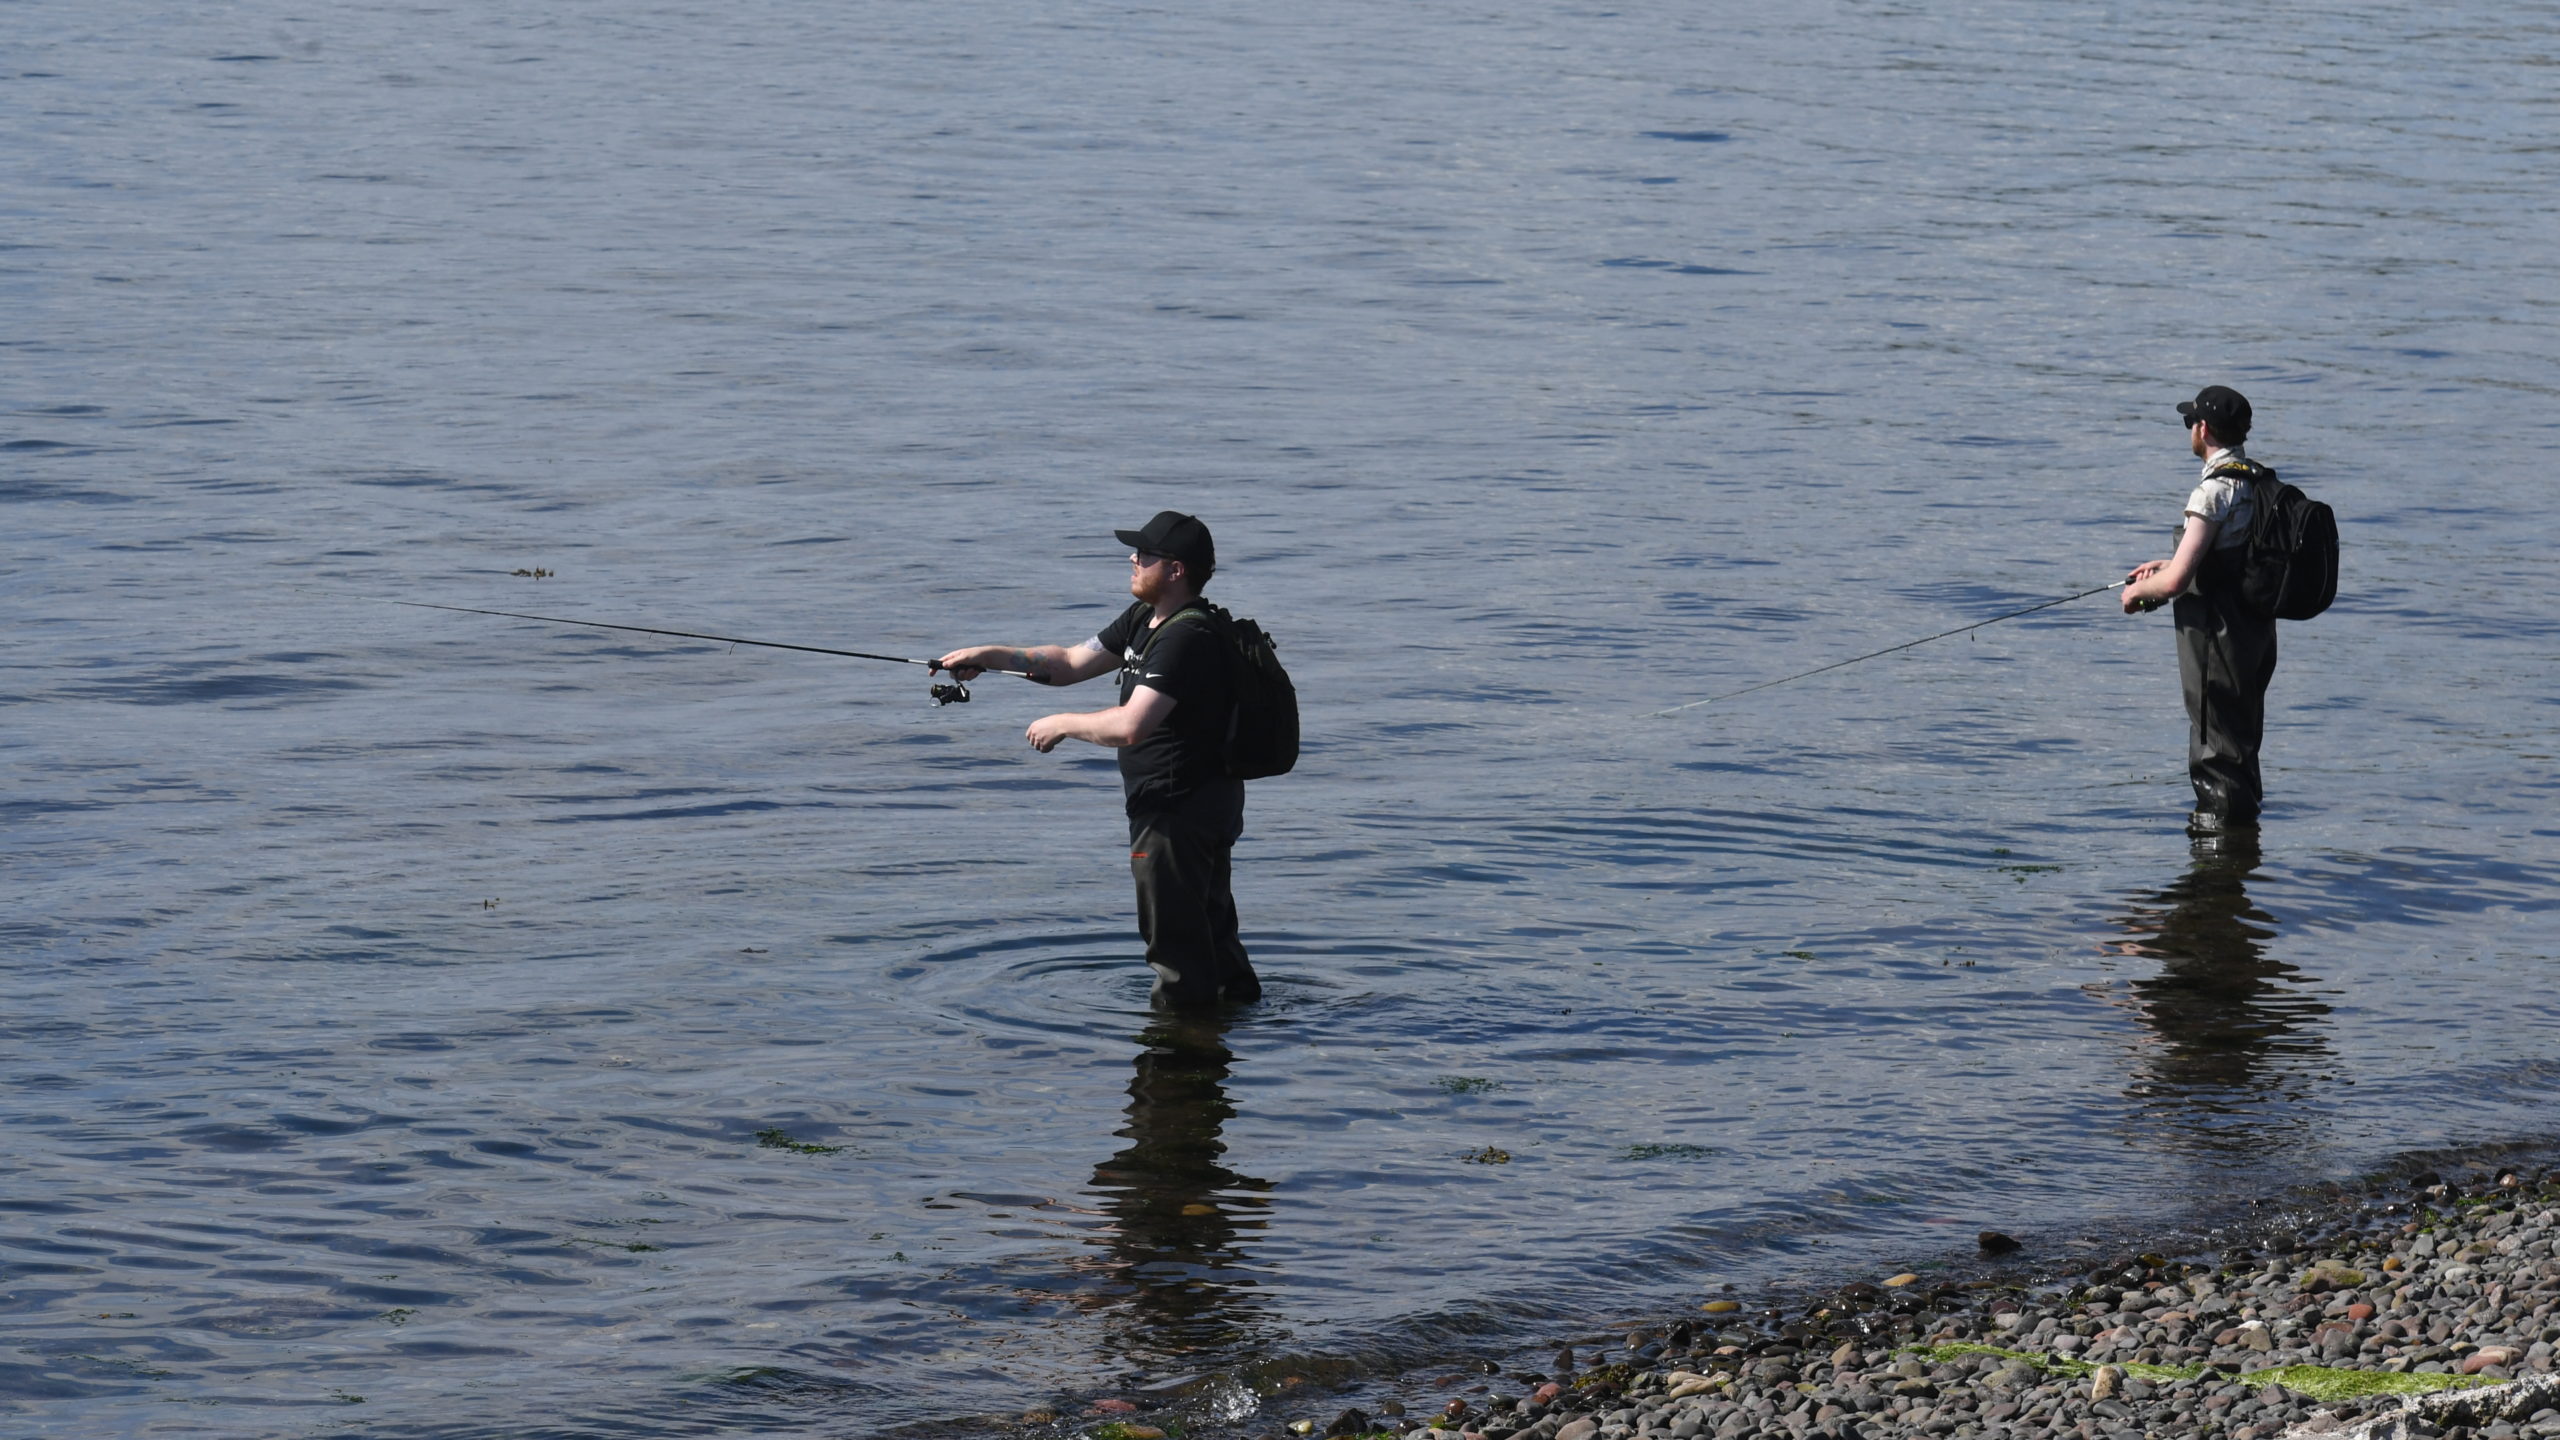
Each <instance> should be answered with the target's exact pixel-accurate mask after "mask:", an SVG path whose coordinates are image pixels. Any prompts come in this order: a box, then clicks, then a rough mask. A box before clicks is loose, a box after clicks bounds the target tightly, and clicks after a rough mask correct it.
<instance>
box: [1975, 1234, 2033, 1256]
mask: <svg viewBox="0 0 2560 1440" xmlns="http://www.w3.org/2000/svg"><path fill="white" fill-rule="evenodd" d="M1974 1244H1975V1245H1977V1246H1979V1247H1981V1250H1982V1253H1983V1254H1985V1255H2014V1254H2016V1253H2017V1252H2018V1251H2019V1250H2021V1249H2023V1248H2025V1247H2024V1246H2022V1245H2021V1244H2020V1243H2019V1241H2018V1238H2017V1237H2016V1236H2014V1235H2003V1234H2001V1233H2000V1232H1999V1231H1997V1230H1985V1231H1983V1232H1982V1233H1981V1234H1979V1235H1977V1236H1975V1237H1974Z"/></svg>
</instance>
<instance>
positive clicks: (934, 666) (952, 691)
mask: <svg viewBox="0 0 2560 1440" xmlns="http://www.w3.org/2000/svg"><path fill="white" fill-rule="evenodd" d="M364 598H366V599H369V600H370V599H376V598H378V597H375V596H366V597H364ZM381 603H383V604H385V605H406V606H408V607H409V608H410V609H412V610H449V611H451V612H453V613H454V614H456V615H499V616H504V617H505V618H507V619H509V620H539V621H541V622H542V623H544V624H546V625H583V626H585V627H587V628H588V629H590V630H628V631H630V632H632V633H633V634H635V635H672V636H674V637H675V638H677V639H679V640H712V641H717V642H719V643H721V644H723V645H760V646H763V647H764V648H765V649H767V650H799V651H803V652H806V653H808V654H811V655H841V656H844V657H845V658H847V659H851V660H884V661H887V662H888V663H890V664H892V665H921V666H923V667H924V668H925V673H926V674H929V675H930V674H935V673H938V672H939V671H940V670H941V669H942V662H941V661H939V660H917V659H913V658H911V657H909V656H905V655H874V654H872V653H871V652H870V651H867V650H835V649H830V648H829V647H827V646H824V645H793V644H790V643H788V642H785V641H781V640H749V639H747V638H746V637H744V636H740V635H705V634H702V633H700V632H698V631H693V630H660V629H657V628H655V627H652V626H648V625H611V624H607V623H606V622H604V621H602V620H571V619H568V618H566V617H564V616H559V615H528V614H526V613H524V612H523V611H521V610H478V609H474V608H472V607H471V606H468V605H430V604H428V603H427V602H426V601H424V600H383V601H382V602H381ZM933 703H934V704H936V705H966V704H967V703H969V687H968V686H967V685H966V684H964V683H962V682H959V681H954V682H952V683H951V684H948V685H936V686H934V687H933Z"/></svg>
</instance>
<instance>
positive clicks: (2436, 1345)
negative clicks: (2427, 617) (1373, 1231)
mask: <svg viewBox="0 0 2560 1440" xmlns="http://www.w3.org/2000/svg"><path fill="white" fill-rule="evenodd" d="M2510 1163H2512V1162H2510ZM2270 1208H2271V1211H2272V1209H2273V1207H2270ZM2290 1214H2291V1220H2292V1223H2294V1224H2295V1225H2296V1226H2297V1227H2299V1228H2297V1229H2296V1230H2295V1231H2294V1232H2293V1233H2291V1234H2280V1235H2277V1236H2272V1237H2260V1238H2258V1239H2257V1240H2256V1241H2255V1242H2254V1244H2255V1246H2256V1247H2259V1248H2251V1247H2250V1246H2244V1245H2241V1244H2239V1243H2238V1242H2232V1245H2233V1248H2231V1249H2229V1250H2226V1251H2223V1252H2219V1253H2197V1254H2188V1255H2183V1256H2178V1257H2175V1258H2171V1257H2168V1256H2164V1255H2161V1254H2150V1253H2146V1254H2140V1255H2133V1256H2116V1257H2103V1256H2088V1257H2084V1258H2082V1259H2080V1260H2077V1261H2073V1262H2069V1263H2070V1265H2071V1268H2069V1269H2066V1270H2062V1271H2059V1272H2048V1273H2043V1274H2027V1273H1992V1274H1989V1275H1987V1276H1985V1277H1984V1278H1976V1279H1965V1278H1960V1273H1961V1272H1959V1271H1956V1270H1948V1271H1942V1272H1939V1278H1937V1279H1933V1280H1931V1281H1929V1282H1927V1283H1923V1282H1922V1280H1921V1277H1920V1276H1919V1275H1918V1274H1917V1273H1916V1272H1905V1273H1902V1274H1898V1275H1895V1276H1892V1277H1891V1278H1889V1279H1886V1280H1882V1281H1877V1282H1852V1283H1850V1284H1847V1285H1843V1286H1841V1287H1839V1288H1838V1289H1837V1290H1834V1291H1828V1292H1821V1293H1815V1294H1807V1295H1803V1296H1799V1297H1797V1298H1796V1299H1795V1300H1794V1301H1793V1302H1791V1303H1779V1302H1775V1301H1773V1302H1771V1304H1770V1305H1768V1306H1764V1307H1763V1308H1764V1309H1765V1310H1769V1311H1772V1312H1773V1314H1772V1315H1771V1316H1769V1317H1767V1318H1763V1317H1761V1316H1757V1315H1755V1316H1753V1317H1751V1318H1744V1317H1743V1315H1742V1306H1741V1304H1740V1303H1739V1302H1737V1301H1733V1300H1711V1301H1708V1302H1706V1303H1705V1305H1704V1307H1703V1308H1704V1309H1705V1310H1706V1311H1707V1313H1709V1314H1713V1315H1720V1316H1727V1317H1732V1318H1730V1319H1726V1320H1720V1321H1718V1322H1715V1323H1714V1324H1712V1325H1705V1326H1701V1327H1700V1329H1699V1331H1698V1332H1697V1333H1694V1334H1693V1333H1691V1332H1690V1331H1689V1330H1688V1329H1687V1327H1685V1326H1675V1327H1672V1328H1670V1329H1668V1330H1660V1331H1656V1330H1650V1329H1648V1330H1644V1331H1638V1332H1636V1333H1634V1334H1630V1335H1629V1336H1628V1337H1627V1338H1628V1341H1629V1345H1628V1348H1627V1349H1626V1350H1623V1351H1618V1350H1612V1349H1609V1348H1606V1344H1607V1342H1588V1341H1586V1342H1581V1343H1586V1344H1591V1343H1599V1344H1601V1345H1602V1347H1603V1348H1600V1349H1598V1350H1597V1351H1595V1353H1593V1354H1591V1355H1590V1356H1589V1357H1588V1358H1587V1359H1586V1361H1585V1363H1586V1365H1587V1366H1588V1367H1589V1368H1588V1369H1586V1370H1584V1371H1583V1372H1582V1373H1580V1374H1579V1375H1577V1374H1575V1373H1574V1371H1573V1358H1574V1357H1573V1355H1572V1351H1571V1349H1570V1347H1568V1348H1567V1349H1566V1350H1565V1352H1564V1353H1563V1354H1560V1355H1558V1356H1557V1357H1556V1359H1557V1361H1558V1363H1557V1365H1556V1367H1555V1369H1556V1371H1557V1372H1559V1373H1558V1376H1557V1378H1556V1379H1552V1380H1551V1379H1549V1378H1547V1377H1546V1376H1522V1375H1516V1374H1515V1375H1513V1376H1511V1377H1510V1378H1511V1381H1512V1382H1513V1384H1514V1385H1516V1387H1517V1388H1516V1389H1513V1388H1512V1387H1510V1386H1506V1385H1505V1383H1504V1382H1503V1381H1502V1380H1501V1379H1499V1378H1497V1379H1496V1380H1495V1381H1494V1382H1493V1384H1492V1385H1491V1386H1490V1387H1488V1388H1489V1390H1490V1392H1491V1393H1489V1394H1482V1395H1480V1396H1478V1397H1477V1398H1474V1399H1473V1400H1472V1401H1468V1400H1460V1401H1452V1402H1450V1403H1449V1404H1448V1406H1447V1411H1446V1415H1444V1416H1442V1417H1441V1418H1439V1419H1438V1420H1437V1421H1436V1422H1435V1424H1434V1426H1432V1427H1431V1428H1429V1429H1427V1430H1426V1429H1425V1428H1424V1427H1422V1426H1420V1425H1419V1424H1417V1423H1416V1422H1415V1421H1413V1420H1411V1419H1405V1418H1383V1419H1381V1420H1380V1421H1379V1422H1377V1423H1378V1424H1379V1425H1380V1428H1381V1429H1386V1430H1391V1431H1395V1432H1400V1433H1409V1435H1410V1440H2110V1437H2138V1436H2142V1435H2145V1434H2149V1435H2153V1436H2159V1437H2172V1436H2174V1437H2199V1440H2203V1437H2213V1440H2382V1437H2384V1436H2385V1435H2386V1434H2387V1435H2389V1436H2390V1437H2391V1440H2414V1437H2422V1436H2432V1437H2436V1440H2560V1378H2555V1377H2554V1375H2553V1372H2554V1369H2555V1361H2554V1352H2555V1349H2560V1252H2555V1245H2556V1244H2560V1171H2555V1172H2552V1173H2550V1174H2546V1175H2542V1176H2538V1177H2534V1176H2515V1177H2505V1176H2502V1175H2500V1174H2499V1173H2498V1172H2495V1171H2489V1172H2484V1173H2478V1174H2473V1175H2471V1176H2469V1177H2468V1178H2467V1179H2465V1180H2460V1181H2454V1182H2447V1181H2445V1180H2443V1179H2442V1178H2440V1177H2437V1176H2433V1175H2429V1176H2421V1177H2417V1179H2416V1180H2415V1181H2403V1182H2400V1183H2398V1184H2396V1185H2392V1186H2382V1187H2377V1188H2376V1190H2375V1191H2373V1192H2372V1193H2370V1194H2366V1195H2360V1196H2350V1197H2345V1198H2344V1199H2342V1200H2334V1201H2331V1202H2329V1203H2327V1204H2326V1205H2325V1206H2321V1207H2317V1208H2311V1209H2309V1211H2308V1217H2309V1218H2306V1212H2305V1210H2304V1209H2301V1208H2297V1209H2295V1210H2293V1211H2291V1212H2290ZM2004 1238H2005V1237H2004ZM1981 1248H1983V1249H1985V1250H1989V1249H1990V1248H1991V1247H1989V1246H1987V1245H1985V1246H1983V1247H1981ZM2161 1248H2162V1249H2164V1250H2166V1249H2170V1248H2172V1247H2170V1246H2166V1245H2164V1246H2163V1247H2161ZM1969 1263H1975V1264H1979V1263H1981V1262H1969ZM1958 1342H1964V1343H1971V1344H1977V1345H1983V1346H1988V1347H1997V1348H1998V1349H2001V1350H2007V1351H2018V1352H2022V1353H2031V1354H2035V1355H2040V1356H2046V1357H2064V1356H2070V1357H2074V1358H2073V1360H2072V1361H2071V1362H2068V1363H2066V1364H2064V1365H2058V1366H2056V1368H2054V1369H2050V1370H2048V1369H2045V1368H2042V1367H2041V1366H2039V1365H2036V1364H2034V1363H2032V1362H2030V1361H2027V1360H2023V1359H2018V1358H2013V1357H2009V1356H2003V1355H1991V1354H1975V1355H1964V1356H1952V1355H1950V1356H1948V1357H1947V1358H1945V1359H1938V1358H1934V1357H1931V1356H1923V1355H1921V1354H1917V1353H1914V1351H1915V1350H1917V1349H1920V1348H1922V1347H1934V1346H1943V1345H1948V1344H1954V1343H1958ZM1938 1353H1939V1354H1944V1353H1945V1352H1938ZM2155 1365H2157V1366H2169V1367H2178V1369H2177V1371H2176V1373H2173V1374H2170V1375H2167V1376H2163V1375H2162V1374H2161V1373H2160V1372H2158V1371H2151V1370H2145V1369H2144V1368H2143V1367H2145V1366H2155ZM2286 1366H2325V1367H2330V1368H2333V1369H2340V1370H2356V1371H2369V1372H2395V1373H2410V1372H2414V1373H2420V1374H2429V1375H2451V1374H2454V1373H2460V1374H2467V1375H2474V1376H2480V1377H2484V1378H2486V1379H2489V1380H2500V1379H2503V1378H2505V1377H2509V1376H2513V1377H2519V1378H2520V1379H2521V1380H2522V1381H2523V1382H2524V1383H2518V1384H2506V1385H2500V1386H2498V1387H2496V1388H2485V1389H2479V1390H2468V1391H2463V1392H2460V1393H2461V1396H2462V1398H2461V1399H2460V1401H2459V1402H2455V1401H2453V1400H2451V1399H2449V1398H2448V1399H2447V1400H2444V1401H2429V1402H2427V1405H2428V1406H2429V1407H2430V1408H2428V1409H2427V1411H2426V1414H2427V1416H2428V1420H2427V1423H2426V1424H2424V1425H2413V1426H2412V1427H2411V1428H2407V1429H2405V1430H2404V1429H2387V1430H2386V1429H2385V1428H2384V1427H2385V1426H2386V1425H2388V1426H2399V1425H2400V1424H2401V1423H2402V1422H2401V1420H2400V1419H2399V1415H2400V1411H2401V1409H2402V1402H2401V1400H2400V1399H2399V1398H2398V1397H2396V1396H2368V1397H2365V1398H2362V1399H2354V1400H2343V1401H2338V1402H2335V1403H2324V1402H2319V1401H2315V1400H2314V1399H2312V1398H2311V1397H2310V1396H2308V1395H2305V1394H2303V1393H2300V1392H2298V1391H2294V1390H2290V1389H2287V1388H2286V1387H2285V1386H2284V1385H2283V1384H2281V1383H2277V1382H2275V1381H2274V1380H2271V1379H2267V1378H2262V1377H2260V1376H2258V1375H2257V1373H2256V1372H2260V1371H2266V1370H2271V1369H2277V1368H2279V1367H2286ZM1414 1383H1417V1384H1418V1383H1423V1382H1422V1380H1421V1379H1420V1377H1417V1380H1416V1381H1415V1382H1414ZM1506 1392H1508V1393H1506ZM1520 1392H1525V1393H1520ZM1513 1394H1517V1395H1518V1396H1519V1398H1516V1399H1514V1398H1510V1397H1511V1395H1513ZM2500 1397H2508V1398H2505V1399H2502V1398H2500ZM2510 1405H2513V1406H2516V1407H2522V1406H2527V1405H2530V1406H2531V1407H2533V1408H2531V1409H2519V1411H2518V1413H2513V1414H2509V1413H2507V1409H2506V1408H2505V1407H2508V1406H2510ZM2448 1407H2451V1408H2448ZM1371 1408H1372V1409H1376V1410H1379V1411H1381V1412H1382V1413H1383V1415H1384V1416H1387V1417H1396V1416H1397V1412H1396V1411H1394V1410H1388V1409H1387V1408H1386V1407H1385V1406H1383V1405H1373V1406H1372V1407H1371ZM1441 1408H1442V1407H1441V1406H1440V1405H1439V1404H1437V1403H1434V1404H1433V1405H1432V1406H1431V1407H1430V1409H1431V1411H1438V1410H1440V1409H1441ZM1284 1413H1285V1412H1284ZM1425 1413H1430V1412H1428V1411H1426V1412H1425ZM2413 1413H2414V1412H2413ZM1459 1417H1463V1419H1461V1418H1459ZM1248 1424H1249V1425H1250V1424H1251V1422H1248ZM1270 1424H1271V1418H1270V1417H1269V1415H1268V1412H1266V1415H1265V1418H1264V1419H1262V1420H1261V1421H1260V1425H1261V1426H1264V1427H1267V1426H1269V1425H1270ZM1288 1428H1289V1429H1291V1430H1294V1431H1296V1432H1297V1433H1299V1434H1301V1435H1304V1434H1307V1433H1309V1432H1310V1431H1311V1430H1312V1428H1313V1422H1311V1421H1298V1422H1293V1423H1290V1424H1289V1426H1288ZM1194 1433H1195V1434H1197V1433H1199V1431H1198V1428H1197V1427H1195V1430H1194ZM1251 1433H1252V1434H1254V1435H1256V1436H1267V1435H1268V1434H1269V1432H1268V1430H1267V1429H1254V1430H1252V1431H1251Z"/></svg>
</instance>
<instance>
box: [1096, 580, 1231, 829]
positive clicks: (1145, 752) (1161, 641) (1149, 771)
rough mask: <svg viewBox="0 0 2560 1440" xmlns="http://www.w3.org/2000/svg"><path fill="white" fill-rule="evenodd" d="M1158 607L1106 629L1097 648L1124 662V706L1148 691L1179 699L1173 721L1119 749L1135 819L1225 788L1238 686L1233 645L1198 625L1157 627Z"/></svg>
mask: <svg viewBox="0 0 2560 1440" xmlns="http://www.w3.org/2000/svg"><path fill="white" fill-rule="evenodd" d="M1154 613H1155V607H1154V606H1152V605H1149V604H1148V603H1147V602H1145V601H1143V600H1141V601H1138V602H1137V603H1135V604H1133V605H1131V606H1130V607H1129V608H1128V609H1126V610H1124V611H1122V612H1120V618H1119V619H1117V620H1114V621H1112V622H1111V623H1110V624H1109V625H1107V626H1104V627H1103V630H1102V633H1101V634H1099V635H1097V636H1095V637H1094V643H1095V644H1097V645H1099V646H1101V647H1102V648H1103V649H1104V650H1106V651H1109V652H1111V653H1113V654H1116V655H1118V656H1119V657H1120V662H1121V663H1120V703H1121V704H1123V705H1126V704H1127V703H1129V696H1130V695H1131V694H1132V693H1134V692H1135V691H1136V690H1137V688H1138V687H1139V686H1141V685H1144V686H1146V687H1147V688H1148V689H1150V690H1155V691H1159V692H1161V693H1163V694H1165V695H1169V696H1171V697H1173V701H1174V706H1173V713H1172V714H1170V715H1168V716H1166V717H1165V721H1164V723H1163V724H1162V725H1159V726H1157V727H1156V732H1155V733H1154V734H1153V735H1150V736H1148V737H1147V738H1146V739H1144V740H1141V741H1139V742H1138V743H1137V744H1135V745H1124V746H1122V747H1121V749H1120V787H1121V790H1122V791H1123V793H1124V794H1125V795H1126V796H1127V798H1128V806H1129V813H1130V814H1131V815H1132V816H1138V815H1149V814H1156V813H1160V812H1163V811H1168V810H1173V809H1176V808H1179V807H1180V806H1181V805H1182V802H1183V801H1185V800H1187V799H1189V798H1190V797H1191V796H1192V795H1193V794H1194V793H1195V792H1197V791H1200V790H1203V789H1211V788H1224V787H1227V786H1231V785H1232V784H1233V783H1234V782H1232V781H1230V780H1229V779H1228V777H1227V763H1226V742H1227V721H1228V718H1229V712H1230V711H1231V710H1233V709H1234V706H1235V681H1234V679H1233V677H1232V675H1231V674H1230V672H1229V671H1228V668H1227V650H1228V646H1227V642H1226V640H1225V639H1224V637H1222V636H1220V635H1219V634H1218V632H1217V631H1216V630H1215V629H1214V628H1212V627H1211V626H1210V625H1208V624H1204V623H1202V622H1201V620H1199V619H1198V618H1193V619H1181V618H1175V619H1171V620H1167V621H1166V622H1164V624H1162V625H1160V626H1155V627H1150V626H1149V625H1148V624H1147V621H1148V620H1149V619H1150V618H1151V617H1152V616H1153V615H1154Z"/></svg>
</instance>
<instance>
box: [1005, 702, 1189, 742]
mask: <svg viewBox="0 0 2560 1440" xmlns="http://www.w3.org/2000/svg"><path fill="white" fill-rule="evenodd" d="M1173 706H1174V699H1173V697H1172V696H1170V695H1167V694H1166V693H1164V692H1163V691H1161V690H1158V689H1155V688H1154V687H1152V686H1147V685H1141V686H1139V687H1138V688H1137V689H1135V690H1132V691H1130V692H1129V698H1128V700H1127V701H1126V702H1124V703H1122V704H1118V705H1114V706H1112V707H1111V708H1110V709H1108V710H1089V711H1086V712H1085V713H1083V714H1081V715H1077V714H1064V715H1043V716H1041V717H1040V718H1039V719H1037V720H1034V721H1032V722H1031V728H1030V729H1028V730H1025V731H1023V732H1022V733H1023V735H1024V736H1025V738H1027V739H1029V740H1030V741H1031V748H1032V749H1034V750H1037V751H1039V752H1040V753H1041V754H1043V755H1046V754H1048V753H1049V752H1050V751H1051V750H1054V749H1056V748H1057V747H1058V742H1059V741H1061V740H1085V741H1090V742H1092V743H1093V744H1096V745H1102V746H1107V747H1109V748H1111V749H1114V750H1117V749H1119V748H1121V747H1122V746H1126V745H1135V744H1137V743H1138V742H1139V741H1141V740H1144V739H1146V738H1147V737H1148V736H1150V735H1153V734H1154V733H1156V728H1157V727H1158V726H1160V725H1162V724H1164V717H1166V716H1167V715H1170V714H1172V713H1173Z"/></svg>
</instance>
